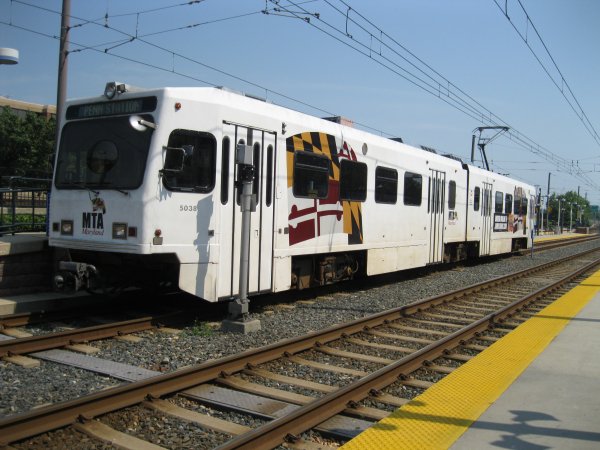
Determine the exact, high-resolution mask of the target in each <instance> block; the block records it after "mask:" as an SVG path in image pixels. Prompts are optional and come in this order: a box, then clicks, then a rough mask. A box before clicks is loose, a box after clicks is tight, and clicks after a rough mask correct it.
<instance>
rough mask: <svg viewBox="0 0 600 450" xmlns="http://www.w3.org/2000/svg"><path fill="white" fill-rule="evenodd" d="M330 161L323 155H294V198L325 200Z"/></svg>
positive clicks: (327, 189)
mask: <svg viewBox="0 0 600 450" xmlns="http://www.w3.org/2000/svg"><path fill="white" fill-rule="evenodd" d="M329 170H330V161H329V159H328V158H327V157H326V156H324V155H317V154H315V153H312V152H306V151H300V152H295V153H294V183H293V188H292V191H293V193H294V197H307V198H327V193H328V192H329Z"/></svg>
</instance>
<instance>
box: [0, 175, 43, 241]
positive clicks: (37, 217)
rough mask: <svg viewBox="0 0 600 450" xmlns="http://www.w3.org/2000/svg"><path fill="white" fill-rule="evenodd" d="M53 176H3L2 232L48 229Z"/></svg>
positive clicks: (0, 203) (1, 190)
mask: <svg viewBox="0 0 600 450" xmlns="http://www.w3.org/2000/svg"><path fill="white" fill-rule="evenodd" d="M49 195H50V180H49V179H40V178H26V177H2V187H0V235H4V234H15V233H23V232H33V231H46V230H47V222H48V200H49Z"/></svg>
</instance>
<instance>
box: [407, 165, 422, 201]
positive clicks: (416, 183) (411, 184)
mask: <svg viewBox="0 0 600 450" xmlns="http://www.w3.org/2000/svg"><path fill="white" fill-rule="evenodd" d="M422 190H423V177H422V176H421V175H419V174H418V173H412V172H406V173H405V174H404V204H405V205H410V206H421V197H422Z"/></svg>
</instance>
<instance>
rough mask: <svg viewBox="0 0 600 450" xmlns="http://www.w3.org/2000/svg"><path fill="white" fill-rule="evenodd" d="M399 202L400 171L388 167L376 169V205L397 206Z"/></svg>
mask: <svg viewBox="0 0 600 450" xmlns="http://www.w3.org/2000/svg"><path fill="white" fill-rule="evenodd" d="M397 200H398V171H397V170H395V169H388V168H387V167H381V166H379V167H377V168H376V169H375V203H388V204H391V205H393V204H395V203H396V201H397Z"/></svg>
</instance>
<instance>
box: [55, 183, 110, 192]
mask: <svg viewBox="0 0 600 450" xmlns="http://www.w3.org/2000/svg"><path fill="white" fill-rule="evenodd" d="M60 185H61V186H73V187H78V188H81V189H86V190H88V191H90V192H91V193H92V194H94V195H100V192H99V191H95V190H94V189H92V188H91V187H89V186H86V184H85V182H84V181H63V182H62V183H60Z"/></svg>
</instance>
